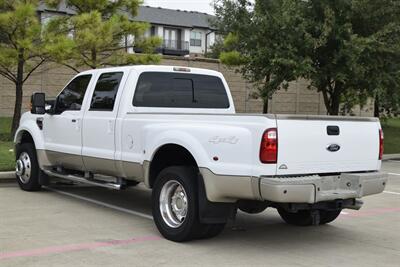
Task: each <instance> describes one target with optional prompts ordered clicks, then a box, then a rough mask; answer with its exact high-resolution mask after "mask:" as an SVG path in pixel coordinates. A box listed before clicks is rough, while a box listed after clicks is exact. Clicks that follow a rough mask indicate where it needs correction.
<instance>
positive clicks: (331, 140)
mask: <svg viewBox="0 0 400 267" xmlns="http://www.w3.org/2000/svg"><path fill="white" fill-rule="evenodd" d="M276 119H277V129H278V162H277V174H278V175H285V174H309V173H336V172H353V171H372V170H377V169H379V167H380V161H379V160H378V157H379V129H380V124H379V121H378V120H377V119H375V118H355V117H336V116H335V117H330V116H329V117H328V116H290V115H277V116H276Z"/></svg>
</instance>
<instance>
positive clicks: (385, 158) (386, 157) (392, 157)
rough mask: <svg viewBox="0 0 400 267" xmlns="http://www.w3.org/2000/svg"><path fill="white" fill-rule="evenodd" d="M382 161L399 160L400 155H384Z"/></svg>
mask: <svg viewBox="0 0 400 267" xmlns="http://www.w3.org/2000/svg"><path fill="white" fill-rule="evenodd" d="M382 158H383V160H391V159H400V154H386V155H385V154H384V155H383V157H382Z"/></svg>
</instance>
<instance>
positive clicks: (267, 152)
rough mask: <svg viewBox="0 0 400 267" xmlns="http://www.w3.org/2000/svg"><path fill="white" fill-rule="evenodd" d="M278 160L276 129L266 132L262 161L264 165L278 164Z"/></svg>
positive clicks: (261, 150)
mask: <svg viewBox="0 0 400 267" xmlns="http://www.w3.org/2000/svg"><path fill="white" fill-rule="evenodd" d="M277 160H278V132H277V130H276V128H271V129H268V130H266V131H265V132H264V134H263V136H262V139H261V146H260V161H261V162H262V163H276V162H277Z"/></svg>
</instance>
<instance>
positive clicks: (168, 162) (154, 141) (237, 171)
mask: <svg viewBox="0 0 400 267" xmlns="http://www.w3.org/2000/svg"><path fill="white" fill-rule="evenodd" d="M31 102H32V103H31V104H32V108H31V111H30V112H26V113H24V114H23V116H22V118H21V121H20V126H19V128H18V130H17V132H16V135H15V140H14V142H15V145H16V178H17V181H18V183H19V186H20V187H21V189H23V190H26V191H36V190H39V189H40V188H41V186H42V185H47V184H48V183H49V181H50V180H51V178H52V177H57V178H61V179H67V180H71V181H74V182H78V183H86V184H90V185H97V186H102V187H107V188H111V189H117V190H120V189H125V188H127V187H129V186H135V185H137V184H138V183H141V182H143V183H144V184H145V186H146V187H148V188H150V189H152V213H153V218H154V221H155V224H156V226H157V228H158V230H159V231H160V233H161V234H162V235H163V236H164V237H165V238H167V239H169V240H173V241H178V242H181V241H187V240H191V239H196V238H209V237H213V236H216V235H218V234H219V233H220V232H221V231H222V230H223V228H224V226H225V224H226V223H227V221H228V220H229V219H232V218H234V216H235V214H236V212H237V209H240V210H242V211H244V212H247V213H260V212H262V211H264V210H265V209H266V208H267V207H272V208H276V209H277V210H278V212H279V214H280V216H281V217H282V219H283V220H284V221H285V222H287V223H289V224H293V225H302V226H307V225H318V224H325V223H329V222H332V221H333V220H335V219H336V218H337V217H338V216H339V214H340V212H341V210H342V209H346V208H348V209H359V208H360V207H361V205H362V201H361V200H360V198H361V197H363V196H367V195H372V194H377V193H380V192H382V191H383V190H384V188H385V184H386V182H387V174H385V173H382V172H380V168H381V160H382V153H383V133H382V129H381V126H380V122H379V120H378V119H376V118H361V117H339V116H308V115H276V114H236V113H235V106H234V102H233V100H232V95H231V93H230V91H229V88H228V85H227V83H226V81H225V79H224V77H223V75H222V74H221V73H219V72H216V71H212V70H206V69H198V68H186V67H173V66H125V67H115V68H105V69H95V70H88V71H84V72H82V73H79V74H78V75H76V76H75V77H74V78H73V79H72V80H71V81H70V82H69V83H68V84H67V86H66V87H65V88H64V89H63V90H62V91H61V92H60V93H59V95H58V96H57V97H56V99H55V100H46V99H45V95H44V94H43V93H35V94H33V95H32V101H31ZM105 177H106V178H107V179H105Z"/></svg>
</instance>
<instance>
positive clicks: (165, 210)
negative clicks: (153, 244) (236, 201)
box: [152, 166, 225, 242]
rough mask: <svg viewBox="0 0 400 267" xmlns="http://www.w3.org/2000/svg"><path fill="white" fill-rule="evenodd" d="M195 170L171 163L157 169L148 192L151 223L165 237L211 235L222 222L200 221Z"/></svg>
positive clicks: (222, 227)
mask: <svg viewBox="0 0 400 267" xmlns="http://www.w3.org/2000/svg"><path fill="white" fill-rule="evenodd" d="M196 178H197V172H196V170H195V169H194V168H191V167H186V166H172V167H168V168H166V169H164V170H162V171H161V172H160V174H159V175H158V177H157V180H156V182H155V184H154V188H153V193H152V210H153V217H154V221H155V224H156V226H157V228H158V230H159V231H160V233H161V234H162V235H163V236H164V237H165V238H167V239H169V240H172V241H177V242H183V241H189V240H192V239H202V238H211V237H214V236H216V235H218V234H219V233H220V232H221V231H222V230H223V229H224V226H225V224H204V223H200V219H199V210H198V190H197V179H196Z"/></svg>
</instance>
